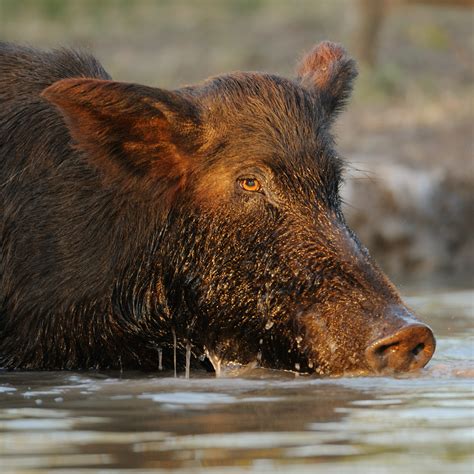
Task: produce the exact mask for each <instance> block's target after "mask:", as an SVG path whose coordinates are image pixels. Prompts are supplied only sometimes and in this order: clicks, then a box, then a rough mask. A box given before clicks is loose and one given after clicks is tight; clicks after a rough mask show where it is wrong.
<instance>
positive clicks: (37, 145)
mask: <svg viewBox="0 0 474 474" xmlns="http://www.w3.org/2000/svg"><path fill="white" fill-rule="evenodd" d="M355 75H356V70H355V66H354V63H353V61H352V60H351V59H348V58H347V56H346V55H345V53H344V51H343V49H342V48H340V47H338V46H334V45H332V44H330V43H323V44H322V45H319V46H318V47H317V48H316V49H315V50H314V51H313V52H312V53H310V54H309V55H308V56H306V58H305V59H303V60H302V62H301V64H300V66H299V69H298V77H297V79H295V80H288V79H284V78H281V77H277V76H272V75H268V74H261V73H234V74H229V75H224V76H218V77H215V78H211V79H209V80H207V81H205V82H204V83H202V84H199V85H196V86H191V87H186V88H183V89H179V90H176V91H164V90H161V89H153V88H149V87H145V86H140V85H135V84H124V83H118V82H113V81H111V80H110V77H109V76H108V74H107V73H106V72H105V71H104V69H103V68H102V66H101V65H100V64H99V63H98V62H97V61H96V60H95V59H94V58H93V57H92V56H90V55H88V54H82V53H77V52H73V51H70V50H58V51H52V52H40V51H37V50H35V49H31V48H26V47H22V46H16V45H10V44H5V43H2V44H0V160H1V174H0V176H1V181H0V196H1V197H0V199H1V200H0V202H1V221H0V222H1V224H0V225H1V228H0V238H1V263H0V311H1V313H0V366H2V367H6V368H23V369H65V368H66V369H77V368H82V369H88V368H119V367H122V368H142V369H156V368H157V365H158V351H162V353H163V363H164V366H165V367H172V365H173V346H174V340H175V338H176V340H177V346H178V364H179V365H180V366H181V367H182V366H183V364H184V352H185V351H184V348H185V347H186V346H187V345H189V346H190V347H191V348H192V352H193V356H194V357H193V361H194V363H195V364H197V363H198V362H197V360H198V359H197V358H198V357H199V356H201V355H204V354H207V356H208V357H209V359H210V360H211V361H212V362H213V364H214V365H215V366H216V364H217V365H218V364H219V363H220V362H222V363H226V362H231V361H232V362H237V363H240V364H247V363H251V362H254V361H258V363H260V364H261V365H263V366H266V367H272V368H284V369H294V368H295V367H297V368H298V370H304V371H308V372H311V371H316V372H318V373H320V374H336V373H347V372H355V371H359V372H361V371H362V372H363V371H368V370H370V368H369V367H368V366H367V363H366V361H365V355H364V351H365V349H366V347H367V346H368V344H370V343H371V341H373V340H374V339H375V338H377V337H379V335H380V334H382V333H384V331H385V329H386V328H387V327H390V328H395V329H397V328H399V327H401V325H402V324H403V321H404V320H405V319H406V318H408V319H410V318H412V317H411V315H410V314H409V312H408V310H406V308H405V307H404V306H403V303H402V302H401V300H400V297H399V295H398V293H397V292H396V290H395V289H394V287H393V286H392V284H391V283H390V282H389V281H388V279H387V278H386V277H385V276H384V275H383V273H382V272H381V271H380V270H379V269H378V267H377V266H376V265H375V263H374V262H373V261H372V259H371V258H370V256H369V254H368V252H367V251H366V250H365V248H364V247H363V246H362V245H361V244H360V243H359V242H358V240H357V238H356V237H355V236H354V234H353V233H352V232H351V231H350V230H349V229H348V228H347V226H346V224H345V222H344V218H343V215H342V213H341V207H340V199H339V186H340V183H341V179H342V178H341V174H342V168H343V163H342V161H341V159H340V158H339V157H338V155H337V153H336V152H335V151H334V143H333V138H332V136H331V132H330V125H331V123H332V121H333V119H334V117H335V114H336V113H337V112H338V111H339V110H340V109H341V108H342V106H343V105H344V103H345V101H346V100H347V98H348V96H349V94H350V90H351V87H352V81H353V79H354V77H355ZM81 78H82V79H81ZM245 178H252V179H257V180H258V181H259V182H260V183H261V185H262V189H261V190H259V192H248V191H245V190H243V189H242V188H241V186H240V183H241V181H242V179H245ZM391 308H392V309H393V308H397V309H396V311H393V310H392V309H391ZM395 313H397V314H402V316H401V317H398V316H394V314H395Z"/></svg>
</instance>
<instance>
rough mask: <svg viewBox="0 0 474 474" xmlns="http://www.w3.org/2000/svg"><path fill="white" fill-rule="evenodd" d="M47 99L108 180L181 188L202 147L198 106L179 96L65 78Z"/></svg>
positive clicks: (46, 92)
mask: <svg viewBox="0 0 474 474" xmlns="http://www.w3.org/2000/svg"><path fill="white" fill-rule="evenodd" d="M41 95H42V96H43V97H44V98H46V99H47V100H48V101H50V102H52V103H53V104H55V105H56V106H57V107H58V108H59V110H60V112H61V113H62V115H63V116H64V119H65V122H66V125H67V127H68V129H69V131H70V133H71V136H72V138H73V140H74V146H75V148H77V149H79V150H80V151H82V152H84V153H85V156H86V157H87V159H88V160H89V161H90V162H91V164H92V165H93V166H94V167H96V168H97V169H99V171H101V173H102V175H103V176H104V179H105V180H106V181H111V182H112V181H113V182H118V183H119V185H120V186H122V187H124V188H131V187H133V186H135V185H138V187H139V189H141V190H143V189H145V188H148V189H155V190H162V191H164V190H167V191H170V190H177V189H179V188H180V187H182V186H183V185H184V182H185V180H186V176H187V174H188V173H189V171H190V168H191V167H192V165H193V160H192V159H191V156H192V154H193V152H195V151H196V149H197V148H198V136H199V128H200V126H199V111H198V108H197V105H196V104H194V103H193V102H191V100H190V99H188V98H185V97H184V96H183V95H181V94H180V93H179V92H171V91H164V90H161V89H155V88H151V87H146V86H141V85H136V84H126V83H120V82H114V81H106V80H96V79H64V80H61V81H58V82H55V83H54V84H53V85H51V86H49V87H48V88H46V89H45V90H44V91H43V92H42V94H41Z"/></svg>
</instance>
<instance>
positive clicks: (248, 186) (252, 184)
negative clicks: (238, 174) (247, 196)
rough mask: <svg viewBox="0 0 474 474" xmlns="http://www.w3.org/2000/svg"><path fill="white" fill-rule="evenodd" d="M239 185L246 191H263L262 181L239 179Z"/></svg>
mask: <svg viewBox="0 0 474 474" xmlns="http://www.w3.org/2000/svg"><path fill="white" fill-rule="evenodd" d="M239 185H240V187H241V188H242V189H243V190H244V191H251V192H254V193H255V192H258V191H260V189H262V186H261V184H260V181H259V180H258V179H255V178H242V179H239Z"/></svg>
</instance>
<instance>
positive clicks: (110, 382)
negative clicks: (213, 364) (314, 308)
mask: <svg viewBox="0 0 474 474" xmlns="http://www.w3.org/2000/svg"><path fill="white" fill-rule="evenodd" d="M454 295H455V296H454V297H453V294H445V295H436V297H423V298H422V297H413V298H411V299H410V304H411V305H412V306H413V307H414V308H415V309H417V310H418V312H419V313H420V314H422V315H423V317H424V318H425V320H427V321H429V322H430V323H431V325H432V326H433V327H434V329H435V332H436V333H437V334H438V349H437V353H436V355H435V359H434V360H433V361H432V362H431V363H430V364H429V366H428V367H427V368H426V369H424V370H423V371H421V372H419V373H416V374H408V375H404V376H400V377H397V378H387V377H372V378H370V377H365V378H340V379H317V378H312V377H302V376H300V377H295V376H294V374H291V373H286V372H285V373H278V372H276V373H275V372H271V371H263V370H261V369H260V370H255V371H253V372H248V373H246V374H245V378H219V379H216V378H213V377H209V376H207V375H204V374H196V373H191V378H190V379H185V378H184V374H182V375H183V376H182V377H180V378H177V379H175V378H173V373H172V372H171V373H163V376H161V373H160V377H157V374H152V375H146V374H143V373H126V374H122V375H121V374H119V373H83V374H71V373H67V372H63V373H61V372H49V373H40V372H36V373H27V372H19V373H16V372H13V373H11V372H4V373H1V374H0V465H1V466H2V472H25V471H27V472H49V471H50V469H64V470H66V471H69V472H71V470H72V471H74V472H81V469H92V470H95V469H98V468H100V469H102V470H104V469H110V470H111V471H113V472H118V471H120V470H122V469H123V470H124V472H125V470H127V469H137V470H138V471H139V472H160V470H162V471H163V472H165V471H167V470H172V471H173V472H183V473H188V472H202V473H214V472H223V473H237V472H284V473H292V472H298V473H305V472H308V473H309V472H311V473H313V472H315V469H316V467H317V468H319V469H320V470H321V472H325V473H326V472H328V473H332V472H334V473H336V472H337V473H340V472H351V473H352V472H356V473H357V472H364V473H367V472H377V473H378V472H394V473H395V472H396V473H397V474H400V473H401V472H416V473H417V474H419V473H423V472H430V473H436V472H440V473H441V472H443V473H444V472H470V473H472V467H473V462H474V459H473V455H472V451H473V450H472V448H473V442H474V440H473V432H474V430H473V429H472V426H473V412H474V410H473V408H474V407H473V397H472V394H473V383H472V376H473V375H474V370H473V365H472V359H473V331H472V316H473V315H472V309H473V308H472V300H473V295H474V293H473V292H463V293H454ZM456 295H457V296H458V297H456ZM415 466H416V469H415ZM104 472H107V471H104ZM127 472H129V471H127Z"/></svg>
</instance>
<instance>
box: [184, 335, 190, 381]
mask: <svg viewBox="0 0 474 474" xmlns="http://www.w3.org/2000/svg"><path fill="white" fill-rule="evenodd" d="M190 371H191V344H189V342H187V343H186V375H185V377H186V378H187V379H189V373H190Z"/></svg>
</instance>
